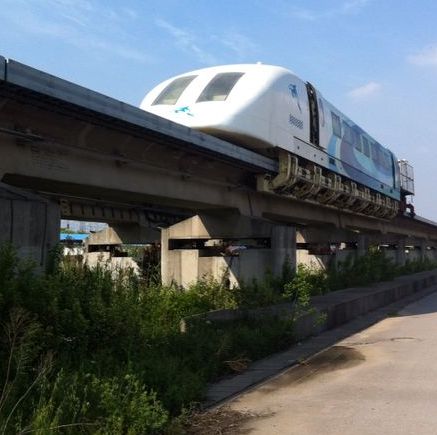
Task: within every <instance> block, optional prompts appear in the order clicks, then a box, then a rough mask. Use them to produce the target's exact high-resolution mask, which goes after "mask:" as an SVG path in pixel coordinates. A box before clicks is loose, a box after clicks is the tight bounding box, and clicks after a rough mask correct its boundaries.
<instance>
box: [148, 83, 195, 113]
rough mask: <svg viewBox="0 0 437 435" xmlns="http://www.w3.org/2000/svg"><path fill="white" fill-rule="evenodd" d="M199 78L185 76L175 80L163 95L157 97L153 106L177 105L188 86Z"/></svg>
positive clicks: (163, 91)
mask: <svg viewBox="0 0 437 435" xmlns="http://www.w3.org/2000/svg"><path fill="white" fill-rule="evenodd" d="M196 77H197V76H185V77H179V78H178V79H175V80H173V81H172V82H171V83H170V84H169V85H167V86H166V87H165V88H164V89H163V90H162V91H161V93H160V94H159V95H158V96H157V98H156V99H155V101H154V102H153V103H152V106H155V105H157V104H169V105H173V104H176V102H177V101H178V99H179V97H180V96H181V94H182V92H184V91H185V89H186V88H187V86H188V85H189V84H190V83H191V82H192V81H193V80H194V79H195V78H196Z"/></svg>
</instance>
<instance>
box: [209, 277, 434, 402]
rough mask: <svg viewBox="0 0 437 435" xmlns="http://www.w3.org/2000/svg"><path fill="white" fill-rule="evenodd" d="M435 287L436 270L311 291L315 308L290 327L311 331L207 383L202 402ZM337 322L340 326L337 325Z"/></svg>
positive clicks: (243, 386)
mask: <svg viewBox="0 0 437 435" xmlns="http://www.w3.org/2000/svg"><path fill="white" fill-rule="evenodd" d="M435 291H437V270H433V271H429V272H420V273H417V274H414V275H408V276H403V277H399V278H396V279H395V280H393V281H390V282H384V283H379V284H375V285H374V286H373V287H369V288H351V289H345V290H341V291H338V292H333V293H330V294H327V295H323V296H317V297H315V298H313V307H314V310H315V311H314V312H313V313H309V314H306V315H304V316H302V317H300V318H299V319H298V320H297V327H296V330H297V336H298V340H302V339H304V338H308V337H310V336H311V335H312V336H313V337H312V338H309V339H307V340H306V341H305V342H303V343H297V344H295V345H293V346H292V347H291V348H290V349H288V350H286V351H284V352H280V353H276V354H274V355H271V356H269V357H267V358H264V359H262V360H259V361H256V362H254V363H253V364H251V365H250V366H249V368H248V369H247V370H246V371H245V372H244V373H241V374H239V375H236V376H231V377H228V378H225V379H223V380H221V381H219V382H217V383H214V384H210V385H209V387H208V390H207V393H206V400H205V403H204V406H205V407H207V408H208V407H212V406H215V405H218V404H220V403H221V402H223V401H225V400H228V399H230V398H232V397H235V396H236V395H238V394H240V393H242V392H243V391H246V390H247V389H249V388H250V387H253V386H255V385H257V384H259V383H260V382H262V381H264V380H266V379H268V378H271V377H272V376H275V375H278V374H280V373H281V372H282V371H284V370H286V369H288V368H289V367H291V366H293V365H295V364H297V363H298V362H299V361H301V360H302V359H306V358H308V357H309V356H311V355H313V354H314V353H317V352H319V351H321V350H323V349H324V348H326V347H328V346H331V345H332V344H334V343H335V342H337V341H339V340H341V339H343V338H346V337H348V336H349V335H351V334H353V333H355V332H358V331H360V330H362V329H364V328H366V327H368V326H370V325H372V324H373V323H376V322H378V321H380V320H382V319H383V318H385V317H386V316H387V314H388V313H392V312H396V311H398V310H399V309H400V308H402V307H403V306H405V305H407V304H409V303H411V302H413V301H415V300H417V299H420V298H423V297H425V296H427V295H428V294H430V293H433V292H435ZM282 305H284V304H282ZM281 311H282V308H281V310H280V312H281ZM320 314H322V315H323V314H324V315H326V319H325V321H324V322H322V323H321V324H318V325H315V320H316V319H317V318H318V317H319V316H320ZM365 314H366V315H365ZM216 318H217V314H215V319H216ZM221 321H223V319H221ZM347 322H348V323H347ZM340 325H343V326H342V327H340V328H339V327H338V326H340ZM316 334H319V335H316Z"/></svg>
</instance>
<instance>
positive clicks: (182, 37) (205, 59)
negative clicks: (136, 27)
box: [155, 18, 217, 65]
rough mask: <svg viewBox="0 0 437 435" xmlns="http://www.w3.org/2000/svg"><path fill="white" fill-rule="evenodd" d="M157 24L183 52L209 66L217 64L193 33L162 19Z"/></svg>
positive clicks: (158, 19)
mask: <svg viewBox="0 0 437 435" xmlns="http://www.w3.org/2000/svg"><path fill="white" fill-rule="evenodd" d="M155 24H156V25H157V26H158V27H160V28H161V29H163V30H165V31H166V32H167V33H168V34H169V35H170V36H172V37H173V40H174V44H175V45H176V46H179V47H180V48H181V49H182V50H184V51H186V52H188V53H194V55H195V56H196V57H197V58H198V60H199V61H200V62H202V63H206V64H209V65H212V64H215V63H217V60H216V58H215V57H214V56H213V55H212V54H210V53H208V52H207V51H205V50H203V49H202V48H201V47H200V46H199V43H198V42H197V38H196V36H195V35H194V34H193V33H191V32H188V31H187V30H185V29H183V28H181V27H176V26H174V25H173V24H170V23H169V22H168V21H165V20H163V19H161V18H157V19H156V20H155Z"/></svg>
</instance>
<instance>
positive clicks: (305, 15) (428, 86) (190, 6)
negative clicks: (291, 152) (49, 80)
mask: <svg viewBox="0 0 437 435" xmlns="http://www.w3.org/2000/svg"><path fill="white" fill-rule="evenodd" d="M436 23H437V2H436V1H435V0H269V1H266V0H232V1H231V0H184V1H182V0H124V1H115V0H105V1H103V0H0V55H2V56H4V57H7V58H10V59H14V60H17V61H20V62H23V63H25V64H27V65H30V66H33V67H35V68H38V69H41V70H43V71H46V72H49V73H51V74H53V75H56V76H59V77H62V78H64V79H67V80H70V81H72V82H74V83H78V84H80V85H82V86H85V87H87V88H90V89H93V90H95V91H98V92H101V93H103V94H106V95H109V96H111V97H114V98H117V99H120V100H122V101H125V102H127V103H130V104H133V105H135V106H138V105H139V104H140V102H141V100H142V98H143V97H144V95H145V94H146V93H147V91H149V90H150V89H151V88H152V87H154V86H155V85H156V84H158V83H160V82H161V81H163V80H165V79H167V78H169V77H172V76H174V75H177V74H180V73H184V72H187V71H191V70H194V69H198V68H202V67H206V66H212V65H220V64H231V63H255V62H262V63H265V64H272V65H280V66H283V67H285V68H288V69H290V70H292V71H293V72H295V73H296V74H297V75H298V76H299V77H300V78H301V79H303V80H305V81H310V82H311V83H312V84H313V85H314V86H315V87H316V88H317V89H318V90H319V91H320V92H321V93H322V94H323V95H324V97H325V98H326V99H328V100H329V101H330V102H331V103H332V104H334V105H335V106H336V107H338V109H340V110H341V111H343V112H344V113H345V114H346V115H347V116H348V117H349V118H351V119H352V120H353V121H354V122H356V123H357V124H358V125H360V126H361V127H362V128H363V129H364V130H366V131H367V132H368V133H369V134H370V135H372V136H373V137H374V138H375V139H376V140H378V141H379V142H380V143H382V144H383V145H384V146H387V147H389V148H390V149H391V150H392V151H393V152H394V153H395V154H396V155H397V157H398V158H405V159H407V160H408V161H409V162H410V163H411V164H413V166H414V169H415V181H416V196H415V198H414V204H415V207H416V211H417V213H418V214H419V215H421V216H423V217H426V218H428V219H433V220H437V108H436V100H437V24H436Z"/></svg>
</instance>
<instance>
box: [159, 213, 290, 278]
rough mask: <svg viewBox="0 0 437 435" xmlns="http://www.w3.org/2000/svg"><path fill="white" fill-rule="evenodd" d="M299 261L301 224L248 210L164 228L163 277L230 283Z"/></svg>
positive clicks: (275, 271)
mask: <svg viewBox="0 0 437 435" xmlns="http://www.w3.org/2000/svg"><path fill="white" fill-rule="evenodd" d="M285 262H288V264H289V265H290V267H291V268H292V269H294V268H295V263H296V233H295V229H294V228H292V227H289V226H284V225H275V224H274V223H271V222H268V221H264V220H259V219H252V218H249V217H245V216H240V215H235V214H229V215H221V216H217V215H202V216H194V217H192V218H189V219H186V220H184V221H182V222H179V223H177V224H175V225H173V226H171V227H169V228H167V229H165V230H162V232H161V276H162V282H163V284H165V285H169V284H171V283H172V282H174V283H177V284H179V285H181V286H184V287H186V286H188V285H189V284H190V283H193V282H196V281H198V280H199V279H202V278H213V279H215V280H217V281H220V282H223V283H226V285H229V286H238V285H239V284H240V283H241V281H244V282H250V281H252V279H254V278H255V279H257V280H262V279H263V278H264V275H265V273H266V271H267V270H270V271H272V272H273V273H274V274H275V275H279V274H281V272H282V267H283V265H284V263H285Z"/></svg>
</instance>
